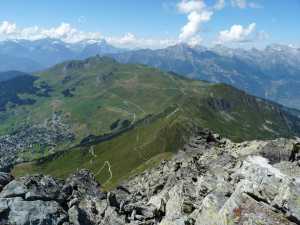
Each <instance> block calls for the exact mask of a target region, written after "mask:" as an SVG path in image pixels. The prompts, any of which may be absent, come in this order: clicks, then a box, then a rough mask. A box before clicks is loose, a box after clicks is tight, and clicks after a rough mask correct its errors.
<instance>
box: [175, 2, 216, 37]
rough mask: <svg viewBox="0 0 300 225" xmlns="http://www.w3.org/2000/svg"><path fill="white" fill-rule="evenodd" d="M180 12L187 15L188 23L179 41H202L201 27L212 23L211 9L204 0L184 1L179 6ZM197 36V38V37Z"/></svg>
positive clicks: (182, 30) (182, 29) (183, 28)
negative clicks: (209, 22) (200, 36)
mask: <svg viewBox="0 0 300 225" xmlns="http://www.w3.org/2000/svg"><path fill="white" fill-rule="evenodd" d="M177 9H178V11H179V12H181V13H184V14H187V19H188V22H187V23H186V24H185V25H184V26H183V27H182V28H181V33H180V34H179V40H180V41H183V42H187V43H189V42H192V43H195V40H198V42H199V40H200V38H199V37H198V36H199V34H198V33H199V31H200V28H201V25H202V24H203V23H206V22H208V21H210V19H211V17H212V15H213V11H212V10H211V9H209V8H208V7H207V6H206V4H205V2H204V1H203V0H182V1H181V2H179V3H178V4H177ZM195 36H197V37H195Z"/></svg>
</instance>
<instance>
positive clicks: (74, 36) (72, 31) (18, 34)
mask: <svg viewBox="0 0 300 225" xmlns="http://www.w3.org/2000/svg"><path fill="white" fill-rule="evenodd" d="M100 37H101V36H100V33H98V32H83V31H79V30H77V29H76V28H74V27H72V26H71V25H70V24H68V23H61V24H60V25H59V26H57V27H52V28H48V29H46V28H40V27H38V26H33V27H26V28H18V27H17V25H16V24H15V23H12V22H8V21H3V22H2V23H0V38H1V39H27V40H37V39H41V38H56V39H60V40H62V41H65V42H77V41H82V40H86V39H100Z"/></svg>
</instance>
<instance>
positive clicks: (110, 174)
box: [95, 161, 113, 184]
mask: <svg viewBox="0 0 300 225" xmlns="http://www.w3.org/2000/svg"><path fill="white" fill-rule="evenodd" d="M106 165H107V167H108V172H109V178H108V179H107V180H106V181H105V183H104V184H106V183H107V182H109V181H110V180H111V179H112V177H113V173H112V170H111V164H110V162H109V161H105V162H104V164H103V166H102V167H101V168H100V169H99V170H98V172H97V173H96V174H95V176H98V175H99V174H100V173H101V172H102V170H103V169H104V168H105V166H106Z"/></svg>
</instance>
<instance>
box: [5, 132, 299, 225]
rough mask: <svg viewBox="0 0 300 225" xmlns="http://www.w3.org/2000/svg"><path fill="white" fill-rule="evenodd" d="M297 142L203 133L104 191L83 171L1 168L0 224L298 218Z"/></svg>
mask: <svg viewBox="0 0 300 225" xmlns="http://www.w3.org/2000/svg"><path fill="white" fill-rule="evenodd" d="M296 142H297V140H285V139H278V140H275V141H261V142H245V143H241V144H234V143H231V142H230V141H228V140H223V139H221V138H220V137H218V136H215V135H212V134H210V133H209V134H207V133H203V134H201V135H200V136H199V137H194V138H191V141H190V143H189V144H188V145H186V146H185V147H184V149H183V150H182V151H180V152H179V153H178V154H177V155H176V156H175V157H174V158H173V159H172V160H170V161H163V162H161V164H160V165H159V166H158V167H156V168H154V169H152V170H149V171H146V172H144V173H143V174H141V175H139V176H136V177H134V178H132V179H131V180H130V181H128V182H127V183H124V184H122V185H121V186H119V187H118V188H116V189H115V190H114V191H112V192H109V193H106V192H103V191H101V187H100V185H99V184H98V183H97V182H96V181H95V179H94V177H93V175H92V174H91V173H89V171H87V170H81V171H77V172H76V173H75V174H73V175H72V176H70V177H69V178H67V179H66V181H62V180H58V179H54V178H51V177H49V176H42V175H36V176H31V177H23V178H18V179H14V180H12V177H11V176H10V175H8V174H5V173H0V187H2V188H3V190H2V191H1V193H0V224H1V225H2V224H15V225H27V224H39V225H48V224H49V225H50V224H51V225H52V224H57V225H61V224H64V225H94V224H99V225H124V224H127V225H229V224H240V225H250V224H251V225H254V224H257V225H262V224H264V225H276V224H278V225H279V224H283V225H293V224H300V169H299V163H300V162H299V161H298V160H299V149H298V147H299V144H296ZM0 190H1V189H0Z"/></svg>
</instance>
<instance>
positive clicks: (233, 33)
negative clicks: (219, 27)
mask: <svg viewBox="0 0 300 225" xmlns="http://www.w3.org/2000/svg"><path fill="white" fill-rule="evenodd" d="M255 30H256V23H251V24H250V25H249V26H248V27H243V26H242V25H233V26H231V28H230V29H229V30H223V31H220V33H219V36H218V43H228V42H248V41H251V40H252V39H253V36H255V35H256V34H255Z"/></svg>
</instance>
